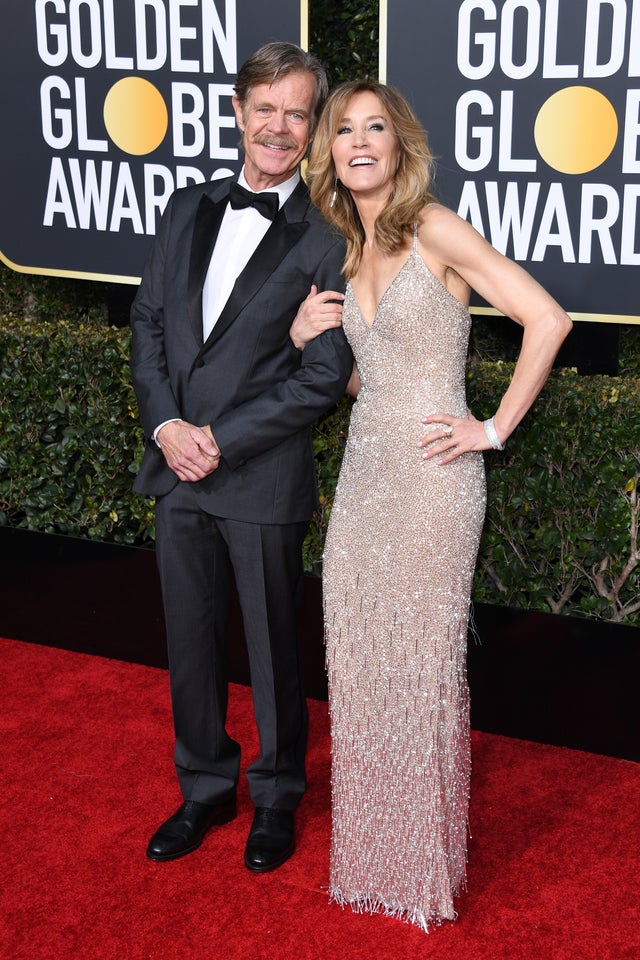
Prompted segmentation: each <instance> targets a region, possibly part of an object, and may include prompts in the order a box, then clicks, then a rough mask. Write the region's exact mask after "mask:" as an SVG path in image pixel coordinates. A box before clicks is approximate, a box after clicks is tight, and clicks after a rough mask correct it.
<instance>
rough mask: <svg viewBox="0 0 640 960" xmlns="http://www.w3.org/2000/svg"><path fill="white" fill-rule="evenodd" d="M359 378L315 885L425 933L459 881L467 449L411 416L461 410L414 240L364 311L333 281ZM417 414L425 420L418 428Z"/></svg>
mask: <svg viewBox="0 0 640 960" xmlns="http://www.w3.org/2000/svg"><path fill="white" fill-rule="evenodd" d="M343 324H344V329H345V332H346V334H347V336H348V338H349V341H350V343H351V345H352V347H353V350H354V354H355V357H356V360H357V364H358V369H359V372H360V378H361V381H362V389H361V392H360V395H359V397H358V400H357V401H356V403H355V404H354V408H353V413H352V417H351V424H350V429H349V437H348V441H347V446H346V451H345V456H344V460H343V465H342V470H341V474H340V480H339V483H338V489H337V493H336V498H335V504H334V507H333V511H332V514H331V520H330V527H329V531H328V535H327V541H326V546H325V558H324V597H325V624H326V642H327V668H328V675H329V694H330V713H331V722H332V800H333V827H332V840H331V876H330V896H331V899H332V900H334V901H337V902H338V903H340V904H343V905H344V904H349V905H350V906H351V907H352V908H353V909H355V910H358V911H361V910H369V911H382V912H384V913H386V914H388V915H392V916H397V917H400V918H402V919H404V920H406V921H409V922H411V923H415V924H417V925H418V926H420V927H422V928H423V929H424V930H427V929H428V927H429V926H431V925H432V924H437V923H440V922H441V921H442V920H444V919H453V918H454V917H455V911H454V905H453V898H454V896H455V895H456V894H457V893H458V892H459V891H460V889H461V888H462V887H463V886H464V882H465V874H466V849H467V832H468V825H467V824H468V800H469V776H470V749H469V695H468V687H467V681H466V642H467V623H468V616H469V597H470V591H471V581H472V577H473V571H474V565H475V559H476V553H477V548H478V541H479V538H480V532H481V528H482V523H483V520H484V511H485V482H484V466H483V461H482V455H481V454H466V455H465V456H463V457H460V458H459V459H457V460H455V461H454V462H453V463H451V464H448V465H446V466H443V467H439V466H438V465H437V464H436V462H435V460H430V461H426V462H425V461H424V460H422V450H420V449H418V448H417V447H416V443H417V441H418V439H419V438H420V436H421V435H422V434H423V433H424V431H425V427H424V425H423V424H422V423H421V422H420V421H421V418H422V417H423V416H426V415H428V414H432V413H437V412H441V411H447V412H449V413H452V414H454V415H455V416H459V417H463V416H465V415H466V401H465V379H464V378H465V362H466V357H467V345H468V337H469V329H470V318H469V314H468V312H467V310H466V309H465V308H464V307H463V306H462V305H461V304H460V303H459V302H458V301H457V300H456V299H455V298H454V297H452V296H451V295H450V294H449V293H448V291H447V290H446V289H445V288H444V287H443V286H442V284H440V283H439V281H438V280H437V279H436V278H435V277H434V276H433V275H432V274H431V273H430V272H429V270H428V269H427V267H426V265H425V263H424V261H423V260H422V258H421V257H420V255H419V253H418V252H417V250H416V249H415V240H414V249H413V251H412V252H411V253H410V254H409V257H408V259H407V261H406V262H405V264H404V265H403V267H402V268H401V270H400V272H399V273H398V275H397V276H396V278H395V279H394V281H393V282H392V284H391V285H390V287H389V288H388V290H387V291H386V293H385V295H384V297H383V299H382V301H381V302H380V305H379V307H378V311H377V313H376V316H375V319H374V322H373V326H372V327H371V328H370V327H369V326H368V325H367V324H366V323H365V321H364V319H363V317H362V316H361V313H360V310H359V308H358V304H357V301H356V299H355V296H354V293H353V291H352V289H351V287H350V286H349V287H348V288H347V294H346V300H345V303H344V313H343ZM427 429H434V428H433V427H432V426H429V427H428V428H427Z"/></svg>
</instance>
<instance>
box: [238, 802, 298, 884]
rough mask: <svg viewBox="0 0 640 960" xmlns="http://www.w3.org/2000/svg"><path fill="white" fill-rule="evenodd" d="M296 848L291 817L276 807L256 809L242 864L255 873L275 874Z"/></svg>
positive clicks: (287, 811) (288, 813)
mask: <svg viewBox="0 0 640 960" xmlns="http://www.w3.org/2000/svg"><path fill="white" fill-rule="evenodd" d="M295 848H296V841H295V837H294V834H293V813H292V812H291V810H279V809H278V808H277V807H256V812H255V814H254V817H253V823H252V824H251V830H250V831H249V837H248V839H247V846H246V849H245V851H244V863H245V866H246V867H248V868H249V870H253V871H254V873H267V871H268V870H275V869H276V867H279V866H280V865H281V864H283V863H284V862H285V860H288V859H289V857H290V856H291V854H292V853H293V851H294V850H295Z"/></svg>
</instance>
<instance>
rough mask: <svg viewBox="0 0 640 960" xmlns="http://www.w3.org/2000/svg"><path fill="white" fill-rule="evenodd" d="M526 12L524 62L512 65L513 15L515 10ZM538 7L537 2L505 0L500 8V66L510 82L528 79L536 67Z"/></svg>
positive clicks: (538, 24)
mask: <svg viewBox="0 0 640 960" xmlns="http://www.w3.org/2000/svg"><path fill="white" fill-rule="evenodd" d="M519 9H520V10H526V13H527V25H526V53H525V58H524V62H523V63H522V64H520V66H518V65H517V64H516V63H514V58H513V54H514V46H515V44H514V35H515V15H516V11H517V10H519ZM539 46H540V7H539V6H538V3H537V0H506V3H505V5H504V7H503V8H502V23H501V33H500V66H501V68H502V72H503V73H504V75H505V76H507V77H509V78H510V79H511V80H523V79H524V78H525V77H530V76H531V74H532V73H533V72H534V70H535V69H536V67H537V65H538V59H539V57H540V52H539Z"/></svg>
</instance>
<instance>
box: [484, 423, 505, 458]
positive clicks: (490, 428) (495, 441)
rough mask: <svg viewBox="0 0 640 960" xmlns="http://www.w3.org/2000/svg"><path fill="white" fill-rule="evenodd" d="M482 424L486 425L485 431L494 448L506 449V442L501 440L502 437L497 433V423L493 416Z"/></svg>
mask: <svg viewBox="0 0 640 960" xmlns="http://www.w3.org/2000/svg"><path fill="white" fill-rule="evenodd" d="M482 426H483V427H484V432H485V433H486V435H487V440H488V441H489V443H490V444H491V446H492V447H493V449H494V450H504V443H501V442H500V437H499V436H498V434H497V433H496V425H495V423H494V422H493V417H491V418H490V419H489V420H485V421H484V423H483V424H482Z"/></svg>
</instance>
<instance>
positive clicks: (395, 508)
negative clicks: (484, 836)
mask: <svg viewBox="0 0 640 960" xmlns="http://www.w3.org/2000/svg"><path fill="white" fill-rule="evenodd" d="M430 160H431V158H430V155H429V152H428V147H427V143H426V137H425V134H424V131H423V130H422V128H421V127H420V125H419V123H418V121H417V120H416V118H415V115H414V114H413V112H412V111H411V109H410V107H409V106H408V104H407V103H406V101H405V100H404V99H403V98H402V97H401V96H400V95H399V94H398V93H397V92H396V91H394V90H393V89H391V88H389V87H386V86H383V85H380V84H377V83H371V82H368V81H367V82H360V81H356V82H353V83H348V84H343V85H342V86H341V87H339V88H338V89H336V90H335V91H334V92H333V94H332V95H331V97H330V98H329V101H328V103H327V106H326V107H325V110H324V113H323V116H322V118H321V121H320V124H319V126H318V129H317V131H316V136H315V141H314V146H313V150H312V154H311V158H310V162H309V171H308V176H309V183H310V187H311V196H312V199H313V200H314V202H315V203H316V205H317V206H318V207H319V208H320V210H321V211H322V213H323V214H324V216H325V218H326V219H327V220H328V221H329V223H331V224H333V225H334V226H335V227H337V228H338V229H339V230H340V231H341V232H342V233H343V235H344V236H345V238H346V241H347V256H346V260H345V275H346V278H347V280H348V285H347V289H346V294H345V300H344V304H343V316H342V322H343V326H344V330H345V333H346V335H347V337H348V339H349V341H350V343H351V345H352V347H353V351H354V356H355V360H356V368H357V369H354V375H353V377H352V380H351V383H350V392H352V393H353V394H354V395H357V401H356V402H355V404H354V406H353V412H352V416H351V423H350V428H349V436H348V440H347V445H346V450H345V455H344V460H343V464H342V468H341V472H340V479H339V482H338V488H337V491H336V497H335V502H334V506H333V510H332V514H331V519H330V525H329V531H328V535H327V541H326V545H325V556H324V567H323V575H324V604H325V629H326V646H327V670H328V676H329V695H330V716H331V730H332V840H331V868H330V896H331V898H332V899H333V900H334V901H337V902H338V903H340V904H349V905H351V906H352V907H353V908H354V909H355V910H369V911H383V912H385V913H386V914H390V915H393V916H397V917H400V918H402V919H405V920H407V921H410V922H412V923H415V924H417V925H418V926H420V927H422V928H423V929H424V930H427V929H428V927H429V926H431V925H432V924H436V923H439V922H441V921H442V920H444V919H453V918H454V917H455V915H456V914H455V910H454V903H453V898H454V896H455V895H456V894H457V893H458V892H459V891H460V890H461V888H462V887H463V886H464V882H465V870H466V844H467V832H468V799H469V777H470V746H469V696H468V688H467V681H466V641H467V625H468V616H469V605H470V593H471V584H472V577H473V572H474V566H475V561H476V554H477V549H478V542H479V539H480V533H481V529H482V524H483V519H484V511H485V482H484V468H483V456H482V451H484V450H487V449H489V448H490V447H496V448H501V447H502V445H503V444H504V442H505V441H506V439H507V437H508V436H509V435H510V434H511V432H512V431H513V429H514V428H515V427H516V425H517V424H518V423H519V421H520V420H521V419H522V417H523V416H524V415H525V413H526V411H527V410H528V409H529V407H530V406H531V404H532V403H533V401H534V399H535V397H536V396H537V394H538V392H539V390H540V388H541V387H542V385H543V383H544V381H545V379H546V377H547V375H548V372H549V370H550V368H551V366H552V364H553V360H554V358H555V356H556V353H557V351H558V349H559V347H560V344H561V343H562V341H563V339H564V338H565V336H566V335H567V333H568V331H569V330H570V328H571V321H570V320H569V318H568V316H567V315H566V314H565V313H564V311H563V310H562V309H561V308H560V307H559V306H558V305H557V304H556V302H555V301H554V300H553V299H552V298H551V297H550V296H549V295H548V294H547V293H546V292H545V291H544V290H543V289H542V288H541V287H540V286H539V285H538V284H537V283H536V282H535V281H534V280H533V279H532V278H531V277H529V275H528V274H527V273H526V272H525V271H523V270H522V269H521V268H520V267H519V266H517V265H516V264H514V263H513V262H511V261H509V260H507V259H506V258H504V257H503V256H501V255H500V254H499V253H497V251H495V250H493V248H492V247H491V246H490V245H489V244H488V243H486V241H485V240H484V239H483V238H482V237H481V236H480V235H479V234H477V233H476V232H475V230H474V229H473V228H472V227H471V226H470V225H469V224H468V223H466V222H465V221H463V220H462V219H461V218H459V217H458V216H457V215H455V214H454V213H452V212H451V211H449V210H447V209H445V208H443V207H442V206H440V205H438V204H437V203H435V202H434V199H433V197H432V195H431V193H430V189H429V184H430ZM471 287H473V288H475V289H476V290H477V291H478V292H479V293H480V294H481V295H482V296H483V297H484V298H485V299H487V300H488V301H489V302H490V303H492V304H494V305H495V306H496V307H497V308H498V309H499V310H500V311H501V312H503V313H504V314H506V315H507V316H510V317H512V318H513V319H514V320H515V321H517V322H518V323H520V324H521V325H522V327H523V328H524V334H523V344H522V349H521V353H520V357H519V360H518V363H517V365H516V369H515V372H514V376H513V379H512V381H511V384H510V386H509V388H508V389H507V391H506V393H505V395H504V397H503V399H502V401H501V403H500V405H499V407H498V410H497V411H496V413H495V417H494V418H492V419H491V420H490V421H488V422H486V423H482V422H480V421H478V420H476V419H475V417H474V416H473V414H472V413H471V412H470V411H468V410H467V405H466V399H465V363H466V359H467V346H468V337H469V329H470V318H469V313H468V309H467V308H468V304H469V295H470V288H471ZM327 325H333V321H331V320H328V321H327ZM317 332H319V331H318V330H315V331H314V333H317ZM311 335H313V334H311V333H310V334H309V335H308V336H307V339H310V337H311ZM294 339H295V338H294Z"/></svg>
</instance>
